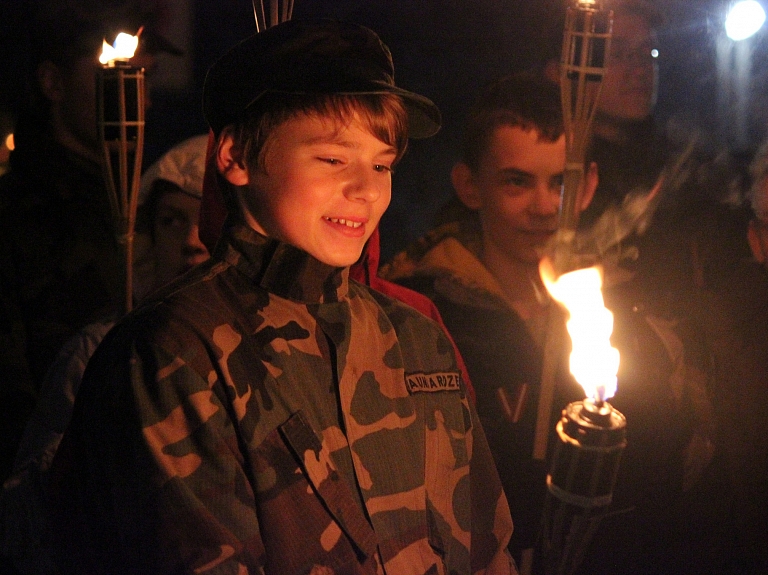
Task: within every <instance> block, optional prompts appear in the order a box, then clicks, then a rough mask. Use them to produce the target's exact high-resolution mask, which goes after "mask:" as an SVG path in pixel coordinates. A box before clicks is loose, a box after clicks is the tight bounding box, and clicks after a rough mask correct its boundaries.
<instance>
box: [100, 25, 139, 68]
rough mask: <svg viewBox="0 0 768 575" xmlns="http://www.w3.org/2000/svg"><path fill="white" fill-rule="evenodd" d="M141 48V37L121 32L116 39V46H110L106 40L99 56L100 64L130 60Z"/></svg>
mask: <svg viewBox="0 0 768 575" xmlns="http://www.w3.org/2000/svg"><path fill="white" fill-rule="evenodd" d="M138 47H139V36H138V34H137V35H136V36H131V35H130V34H126V33H125V32H120V33H119V34H118V35H117V38H115V43H114V45H112V46H110V45H109V44H107V41H106V40H104V43H103V44H102V48H101V56H99V62H101V63H102V64H107V63H108V62H112V61H113V60H130V59H131V58H133V55H134V54H135V53H136V48H138Z"/></svg>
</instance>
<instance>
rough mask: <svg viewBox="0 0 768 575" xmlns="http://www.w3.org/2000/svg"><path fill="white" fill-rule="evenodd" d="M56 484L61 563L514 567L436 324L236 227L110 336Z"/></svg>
mask: <svg viewBox="0 0 768 575" xmlns="http://www.w3.org/2000/svg"><path fill="white" fill-rule="evenodd" d="M52 483H53V485H52V491H53V497H52V499H53V510H54V514H53V518H52V524H53V530H52V533H53V534H55V539H56V542H57V545H56V546H57V548H58V554H59V556H60V558H61V559H62V568H63V570H64V572H69V571H72V572H78V573H83V572H86V573H192V572H195V573H233V574H234V573H246V572H247V573H279V574H281V575H290V574H294V573H295V574H306V573H311V574H315V575H331V574H346V573H349V574H381V573H389V574H397V575H400V574H404V573H413V574H424V573H435V574H437V573H452V574H454V573H455V574H462V573H464V574H469V573H483V572H485V573H489V574H490V573H510V572H511V573H514V572H515V571H514V565H513V564H512V563H511V560H510V559H509V557H508V555H507V554H506V552H505V551H504V548H505V546H506V544H507V541H508V539H509V536H510V533H511V527H512V525H511V519H510V516H509V510H508V507H507V503H506V499H505V498H504V495H503V493H502V491H501V487H500V483H499V480H498V476H497V474H496V471H495V468H494V467H493V464H492V460H491V456H490V453H489V450H488V446H487V443H486V441H485V437H484V435H483V433H482V429H481V427H480V426H479V425H478V423H477V418H476V414H475V412H474V409H473V407H472V406H471V405H470V403H469V402H468V401H467V399H466V394H465V392H464V388H463V385H462V383H461V380H460V377H459V370H458V369H457V367H456V363H455V360H454V356H453V353H452V348H451V345H450V343H449V342H448V340H447V339H446V337H445V336H444V334H443V332H442V330H441V329H440V327H439V326H438V325H437V324H435V323H434V322H432V321H430V320H427V319H426V318H425V317H424V316H422V315H420V314H418V313H416V312H414V311H413V310H412V309H411V308H409V307H407V306H404V305H403V304H401V303H399V302H397V301H395V300H392V299H390V298H388V297H386V296H383V295H381V294H378V293H375V292H373V291H371V290H370V289H369V288H367V287H365V286H362V285H361V284H358V283H356V282H354V281H349V279H348V269H346V268H343V269H339V268H330V267H328V266H325V265H323V264H321V263H319V262H318V261H317V260H315V259H313V258H311V257H310V256H308V255H307V254H306V253H305V252H302V251H299V250H297V249H296V248H293V247H291V246H288V245H286V244H281V243H279V242H277V241H274V240H269V239H266V238H264V237H262V236H260V235H258V234H256V233H255V232H253V231H252V230H250V229H248V228H245V227H235V228H233V229H231V230H230V232H229V236H228V238H227V239H226V240H225V241H224V242H221V243H220V244H219V249H218V250H217V255H215V256H214V257H213V258H212V259H211V261H210V262H208V263H207V264H204V265H203V266H201V267H199V268H197V269H196V270H194V271H193V272H192V273H191V275H187V276H186V277H185V278H182V279H181V280H180V281H179V282H176V283H175V284H172V285H171V286H169V287H168V288H167V290H165V292H164V294H163V295H162V297H161V298H159V299H158V300H157V301H156V302H154V303H149V304H147V305H145V306H143V307H142V308H141V309H139V310H137V311H136V312H135V313H134V314H132V315H130V316H129V317H128V318H127V319H126V320H125V321H123V322H121V323H120V324H118V327H117V328H116V329H114V330H112V332H111V333H110V334H109V335H108V336H107V338H106V339H105V341H104V343H103V344H102V346H100V348H99V349H98V350H97V352H96V354H95V355H94V357H93V359H92V361H91V362H90V364H89V367H88V369H87V371H86V374H85V378H84V381H83V383H82V385H81V388H80V392H79V395H78V397H77V401H76V405H75V411H74V414H73V419H72V423H71V425H70V428H69V429H68V431H67V433H66V434H65V437H64V440H63V442H62V444H61V447H60V449H59V452H58V453H57V455H56V458H55V459H54V463H53V469H52Z"/></svg>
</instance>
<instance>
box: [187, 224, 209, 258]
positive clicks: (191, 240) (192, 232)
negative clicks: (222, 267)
mask: <svg viewBox="0 0 768 575" xmlns="http://www.w3.org/2000/svg"><path fill="white" fill-rule="evenodd" d="M184 253H185V254H187V255H208V248H206V247H205V244H203V242H202V241H200V228H199V226H198V225H197V224H192V225H190V226H189V227H188V228H187V236H186V238H184Z"/></svg>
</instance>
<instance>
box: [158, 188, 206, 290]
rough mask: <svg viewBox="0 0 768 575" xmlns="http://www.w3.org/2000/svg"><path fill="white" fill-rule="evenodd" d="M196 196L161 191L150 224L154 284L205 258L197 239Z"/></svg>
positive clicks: (198, 201) (201, 244)
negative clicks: (152, 227)
mask: <svg viewBox="0 0 768 575" xmlns="http://www.w3.org/2000/svg"><path fill="white" fill-rule="evenodd" d="M199 215H200V199H198V198H195V197H192V196H190V195H189V194H185V193H184V192H182V191H178V192H167V193H164V194H163V196H162V197H161V198H160V200H159V201H158V204H157V212H156V214H155V220H154V222H153V226H154V230H153V232H154V244H153V246H152V250H153V255H154V257H155V270H156V278H155V281H156V287H161V286H163V285H165V284H166V283H168V282H170V281H171V280H172V279H174V278H175V277H176V276H178V275H181V274H182V273H184V272H186V271H187V270H189V269H190V268H192V267H193V266H195V265H197V264H200V263H202V262H204V261H205V260H207V259H208V257H209V254H208V250H207V249H206V247H205V245H203V243H202V242H201V241H200V236H199V235H198V233H199V228H198V219H199Z"/></svg>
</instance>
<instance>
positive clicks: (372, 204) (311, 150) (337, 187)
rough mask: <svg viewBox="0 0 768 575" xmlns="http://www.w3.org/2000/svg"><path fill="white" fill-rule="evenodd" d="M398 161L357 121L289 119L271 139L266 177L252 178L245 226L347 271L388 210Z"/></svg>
mask: <svg viewBox="0 0 768 575" xmlns="http://www.w3.org/2000/svg"><path fill="white" fill-rule="evenodd" d="M395 156H396V152H395V149H394V148H392V147H391V146H389V145H388V144H386V143H384V142H382V141H381V140H379V139H377V138H376V137H375V136H373V135H372V134H371V133H370V132H369V131H368V130H367V129H366V128H365V126H364V125H363V124H362V123H361V121H360V120H359V118H357V116H355V117H353V118H352V120H351V121H350V122H348V123H346V124H343V123H341V122H337V121H334V120H331V119H328V118H320V117H317V116H307V115H300V116H298V117H295V118H293V119H290V120H288V121H286V122H285V123H283V124H282V125H280V126H279V127H278V128H277V129H276V131H275V132H274V133H273V134H272V135H271V136H270V140H269V142H268V144H267V150H266V157H265V165H266V171H265V172H262V171H261V170H259V171H253V172H251V174H250V175H249V179H250V181H249V186H248V187H249V192H248V193H247V194H245V195H244V197H243V203H244V207H245V208H246V211H247V212H248V213H247V214H246V220H247V221H249V223H250V224H251V225H252V226H253V227H254V228H255V229H256V230H257V231H259V232H261V233H263V234H264V235H266V236H269V237H273V238H277V239H280V240H282V241H284V242H287V243H289V244H292V245H294V246H296V247H299V248H301V249H303V250H304V251H306V252H308V253H309V254H311V255H312V256H314V257H315V258H317V259H318V260H320V261H321V262H323V263H325V264H328V265H331V266H338V267H343V266H348V265H351V264H353V263H355V262H356V261H357V260H358V258H359V257H360V254H361V253H362V250H363V247H364V245H365V242H366V241H367V240H368V238H369V237H370V236H371V234H372V233H373V231H374V230H375V229H376V226H377V225H378V224H379V220H380V219H381V216H382V214H383V213H384V211H385V210H386V209H387V207H388V206H389V201H390V198H391V190H392V163H393V162H394V160H395Z"/></svg>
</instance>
